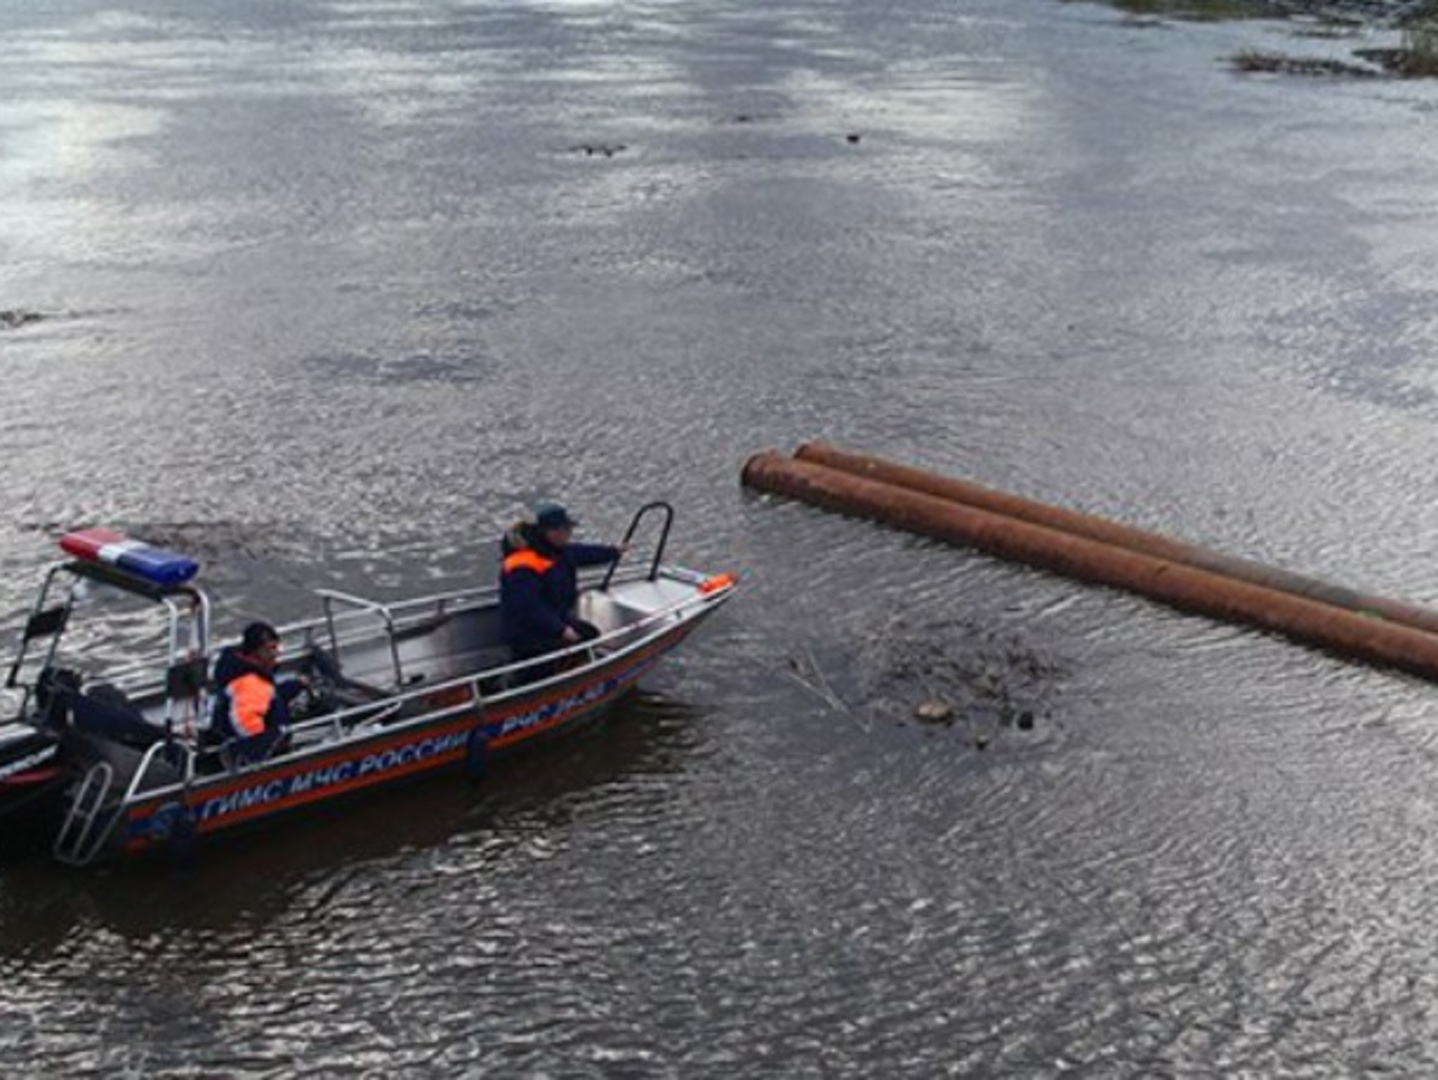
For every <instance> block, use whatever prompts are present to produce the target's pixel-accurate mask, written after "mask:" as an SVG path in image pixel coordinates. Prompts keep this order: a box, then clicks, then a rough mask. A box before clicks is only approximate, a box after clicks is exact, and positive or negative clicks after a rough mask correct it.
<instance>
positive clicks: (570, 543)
mask: <svg viewBox="0 0 1438 1080" xmlns="http://www.w3.org/2000/svg"><path fill="white" fill-rule="evenodd" d="M578 524H579V522H577V521H575V520H574V519H573V518H572V517H570V516H569V511H568V510H566V509H565V508H564V507H563V506H561V505H560V504H559V503H552V502H543V503H539V504H538V505H536V506H535V507H534V520H533V521H532V522H523V523H521V524H520V525H518V526H516V527H515V528H513V529H511V530H510V531H509V532H508V533H506V534H505V537H504V539H503V540H502V541H501V551H500V554H501V556H502V558H503V560H504V561H503V562H502V564H501V566H500V572H499V622H500V631H501V633H502V635H503V637H504V642H505V644H506V645H508V646H509V647H510V649H511V651H512V652H513V653H514V659H515V660H529V659H532V658H534V657H537V656H542V655H544V654H545V653H549V652H553V651H554V650H556V649H562V648H565V647H567V646H569V645H577V644H579V643H580V642H581V641H590V640H592V639H593V638H596V637H598V636H599V628H598V627H596V626H595V625H594V624H593V623H588V622H585V621H584V620H583V619H581V618H579V616H578V614H577V606H578V603H579V568H580V567H582V566H603V565H604V564H605V563H612V562H617V561H618V560H619V558H620V556H622V555H623V554H624V550H625V549H624V548H623V547H611V546H610V545H608V544H577V543H575V542H574V539H573V538H574V527H575V526H576V525H578ZM552 671H553V668H552V667H550V666H545V665H535V666H534V667H532V668H529V669H526V671H525V672H523V673H522V675H521V677H523V678H525V679H534V678H543V677H544V676H546V675H549V674H551V673H552Z"/></svg>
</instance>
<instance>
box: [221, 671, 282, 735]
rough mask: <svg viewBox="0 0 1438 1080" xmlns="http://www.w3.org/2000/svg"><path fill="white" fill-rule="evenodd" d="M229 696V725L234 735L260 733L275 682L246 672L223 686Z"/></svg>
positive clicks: (272, 701) (267, 713)
mask: <svg viewBox="0 0 1438 1080" xmlns="http://www.w3.org/2000/svg"><path fill="white" fill-rule="evenodd" d="M225 693H226V694H228V695H229V696H230V710H229V713H230V715H229V720H230V727H231V728H233V729H234V732H235V734H236V735H243V736H254V735H262V734H264V730H265V718H266V717H267V716H268V715H269V712H270V706H271V705H273V704H274V701H275V693H276V691H275V684H274V683H272V682H270V681H269V680H268V679H266V678H265V677H264V676H262V675H257V674H255V673H254V672H253V671H250V672H246V673H245V674H243V675H241V676H240V677H239V678H237V679H235V680H234V681H233V682H231V683H230V684H229V685H228V686H226V687H225Z"/></svg>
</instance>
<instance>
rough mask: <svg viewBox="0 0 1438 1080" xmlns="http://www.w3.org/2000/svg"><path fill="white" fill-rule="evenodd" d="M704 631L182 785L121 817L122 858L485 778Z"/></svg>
mask: <svg viewBox="0 0 1438 1080" xmlns="http://www.w3.org/2000/svg"><path fill="white" fill-rule="evenodd" d="M695 625H696V623H694V622H687V623H683V624H679V625H676V626H675V628H674V629H673V630H671V631H669V632H668V633H667V634H665V635H663V636H661V637H659V638H656V639H654V640H653V641H651V642H650V643H648V644H647V645H645V646H644V647H643V648H641V649H638V650H636V651H634V652H632V653H630V654H625V655H619V656H616V657H613V658H611V659H609V660H607V661H604V662H601V663H598V664H595V665H593V666H590V667H586V668H583V669H579V670H577V671H576V672H575V673H574V674H573V675H570V676H562V677H558V678H556V679H551V680H547V681H546V682H544V683H542V684H539V685H537V686H536V687H535V688H534V689H533V690H532V691H528V692H526V691H523V690H520V691H516V692H514V693H512V694H510V695H505V696H502V697H500V698H498V699H494V700H490V701H486V702H482V703H480V702H475V701H473V700H470V701H469V702H465V701H463V700H460V701H456V700H455V697H456V696H457V691H458V690H459V689H460V688H453V689H450V690H443V689H441V690H438V691H437V692H436V693H435V695H434V697H433V699H432V703H433V704H434V705H435V706H436V710H435V712H434V713H433V715H432V717H431V718H426V717H421V718H419V719H417V720H414V721H409V722H405V723H401V724H395V725H392V726H386V727H383V728H379V729H377V730H375V731H374V732H373V733H371V734H368V735H365V736H362V737H356V738H351V739H347V740H345V741H343V742H342V743H339V744H331V745H327V746H323V747H319V748H316V750H315V751H314V752H313V753H311V754H299V755H291V756H289V757H287V758H286V759H284V760H283V761H282V762H277V763H275V764H273V765H260V766H257V767H252V768H247V769H245V770H243V771H241V772H239V773H237V774H236V773H231V774H226V775H221V776H216V777H212V778H200V779H197V780H196V781H195V782H192V783H190V784H184V785H174V786H171V787H169V788H166V789H164V790H161V791H157V792H155V793H154V794H152V795H149V796H146V797H143V798H140V799H136V800H133V801H130V802H128V804H127V805H126V806H125V807H124V808H123V809H121V810H120V811H119V813H120V814H121V820H120V821H119V822H117V823H116V824H117V827H116V828H114V829H113V831H112V833H111V835H112V838H113V840H112V848H113V849H114V850H115V851H116V852H117V853H118V854H120V855H122V856H124V857H142V856H146V855H153V854H156V853H158V852H161V851H164V850H175V851H178V852H181V853H184V854H188V853H189V852H190V851H192V850H193V848H194V847H195V845H196V844H197V843H198V842H200V841H205V842H209V841H211V840H212V839H214V838H216V837H219V836H222V835H224V834H226V833H229V832H232V831H236V830H239V829H242V828H246V827H249V826H253V825H257V824H259V823H262V822H268V821H270V820H272V819H275V818H279V817H282V816H288V815H290V814H293V813H296V812H298V811H302V810H305V809H308V808H312V807H315V806H318V805H322V804H325V803H329V802H333V801H337V800H340V799H343V798H346V797H348V796H350V795H353V794H355V793H357V792H360V791H365V790H368V789H372V788H377V787H380V786H384V785H389V784H396V783H400V782H403V781H408V780H412V779H415V778H417V777H420V776H424V775H428V774H437V773H442V772H457V771H461V770H463V771H465V772H468V773H469V774H470V775H471V776H474V777H478V776H480V775H482V774H483V773H484V772H485V771H486V770H487V768H488V767H489V764H490V763H491V762H492V761H493V760H495V759H497V758H501V757H503V756H505V755H507V754H509V753H511V752H513V751H515V750H518V749H520V748H522V747H524V746H526V745H528V744H530V743H533V742H537V741H540V740H542V739H544V738H546V737H548V736H553V735H558V734H561V733H563V732H566V731H568V730H570V729H572V728H574V727H577V726H580V725H582V724H585V723H588V722H590V721H593V720H596V719H598V718H599V717H600V716H602V715H603V714H604V713H606V712H608V711H609V710H610V709H611V708H612V707H613V705H614V704H615V702H616V701H617V700H618V699H619V698H620V697H621V696H623V695H624V694H625V693H626V692H627V691H629V690H630V689H632V688H633V687H634V686H635V685H636V684H637V683H638V682H639V680H640V679H641V678H642V677H643V676H644V675H645V674H646V673H647V672H648V671H649V670H650V669H652V668H653V667H654V665H655V664H657V663H658V662H659V660H660V659H661V658H662V657H663V656H664V655H665V654H666V653H668V652H669V651H670V650H671V649H673V648H674V647H675V646H676V645H678V644H679V642H680V641H682V640H683V639H684V638H685V637H687V636H688V634H689V633H690V631H691V630H692V629H693V627H694V626H695Z"/></svg>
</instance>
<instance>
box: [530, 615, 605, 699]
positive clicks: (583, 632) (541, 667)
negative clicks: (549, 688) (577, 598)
mask: <svg viewBox="0 0 1438 1080" xmlns="http://www.w3.org/2000/svg"><path fill="white" fill-rule="evenodd" d="M569 625H570V627H572V628H573V630H574V632H575V633H576V634H578V635H579V641H580V642H581V643H582V642H585V641H593V640H594V639H595V638H597V637H598V636H599V627H597V626H595V625H594V624H593V623H591V622H585V621H584V620H583V619H574V620H572V621H571V622H570V624H569ZM565 648H569V646H567V645H565V644H564V643H563V642H560V641H556V642H555V643H554V644H552V645H550V646H549V647H547V648H543V649H513V650H511V651H512V652H513V653H514V659H515V662H516V663H518V662H520V661H523V660H534V661H535V663H532V664H530V665H529V666H528V667H526V668H524V669H522V670H520V671H516V672H514V673H513V674H512V675H511V676H510V679H511V681H512V682H513V684H514V685H515V686H523V685H525V684H526V683H532V682H538V681H539V680H540V679H547V678H549V677H550V676H551V675H554V674H557V673H558V672H561V671H563V670H565V669H566V668H571V667H573V666H574V665H575V663H576V662H577V658H576V657H573V656H560V657H556V658H555V659H553V660H546V661H540V660H538V658H539V657H541V656H548V655H549V654H550V653H552V652H556V651H558V650H559V649H565Z"/></svg>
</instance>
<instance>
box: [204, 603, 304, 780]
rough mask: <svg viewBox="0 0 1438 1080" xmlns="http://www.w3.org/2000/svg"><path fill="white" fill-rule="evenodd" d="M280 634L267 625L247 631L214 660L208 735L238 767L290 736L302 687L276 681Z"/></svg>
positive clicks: (259, 757) (258, 624) (256, 625)
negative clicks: (293, 709)
mask: <svg viewBox="0 0 1438 1080" xmlns="http://www.w3.org/2000/svg"><path fill="white" fill-rule="evenodd" d="M279 660H280V635H279V634H278V633H277V632H276V630H275V628H274V627H273V626H271V625H269V623H263V622H255V623H251V624H250V625H249V626H247V627H245V633H244V636H243V637H242V638H241V639H240V643H239V645H237V646H236V645H230V646H227V647H226V648H224V649H222V650H220V656H219V659H218V660H216V661H215V686H216V690H217V692H216V694H215V703H214V707H213V709H212V711H211V713H210V731H211V734H212V736H213V737H214V738H215V739H217V740H220V741H222V742H226V743H228V744H229V745H230V747H231V750H232V752H233V754H234V756H235V760H236V761H237V762H247V761H263V760H264V759H265V758H267V757H269V756H270V755H271V754H272V753H274V751H275V748H276V747H277V746H278V745H279V743H280V742H281V741H282V740H283V739H284V738H285V736H286V735H287V734H288V733H289V726H290V711H289V704H288V703H289V700H290V699H291V698H293V697H294V696H295V695H296V694H298V693H299V692H300V690H302V689H303V688H304V684H303V683H302V682H299V681H295V680H290V679H286V680H285V681H284V682H283V683H282V684H276V682H275V667H276V665H277V664H278V663H279Z"/></svg>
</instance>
